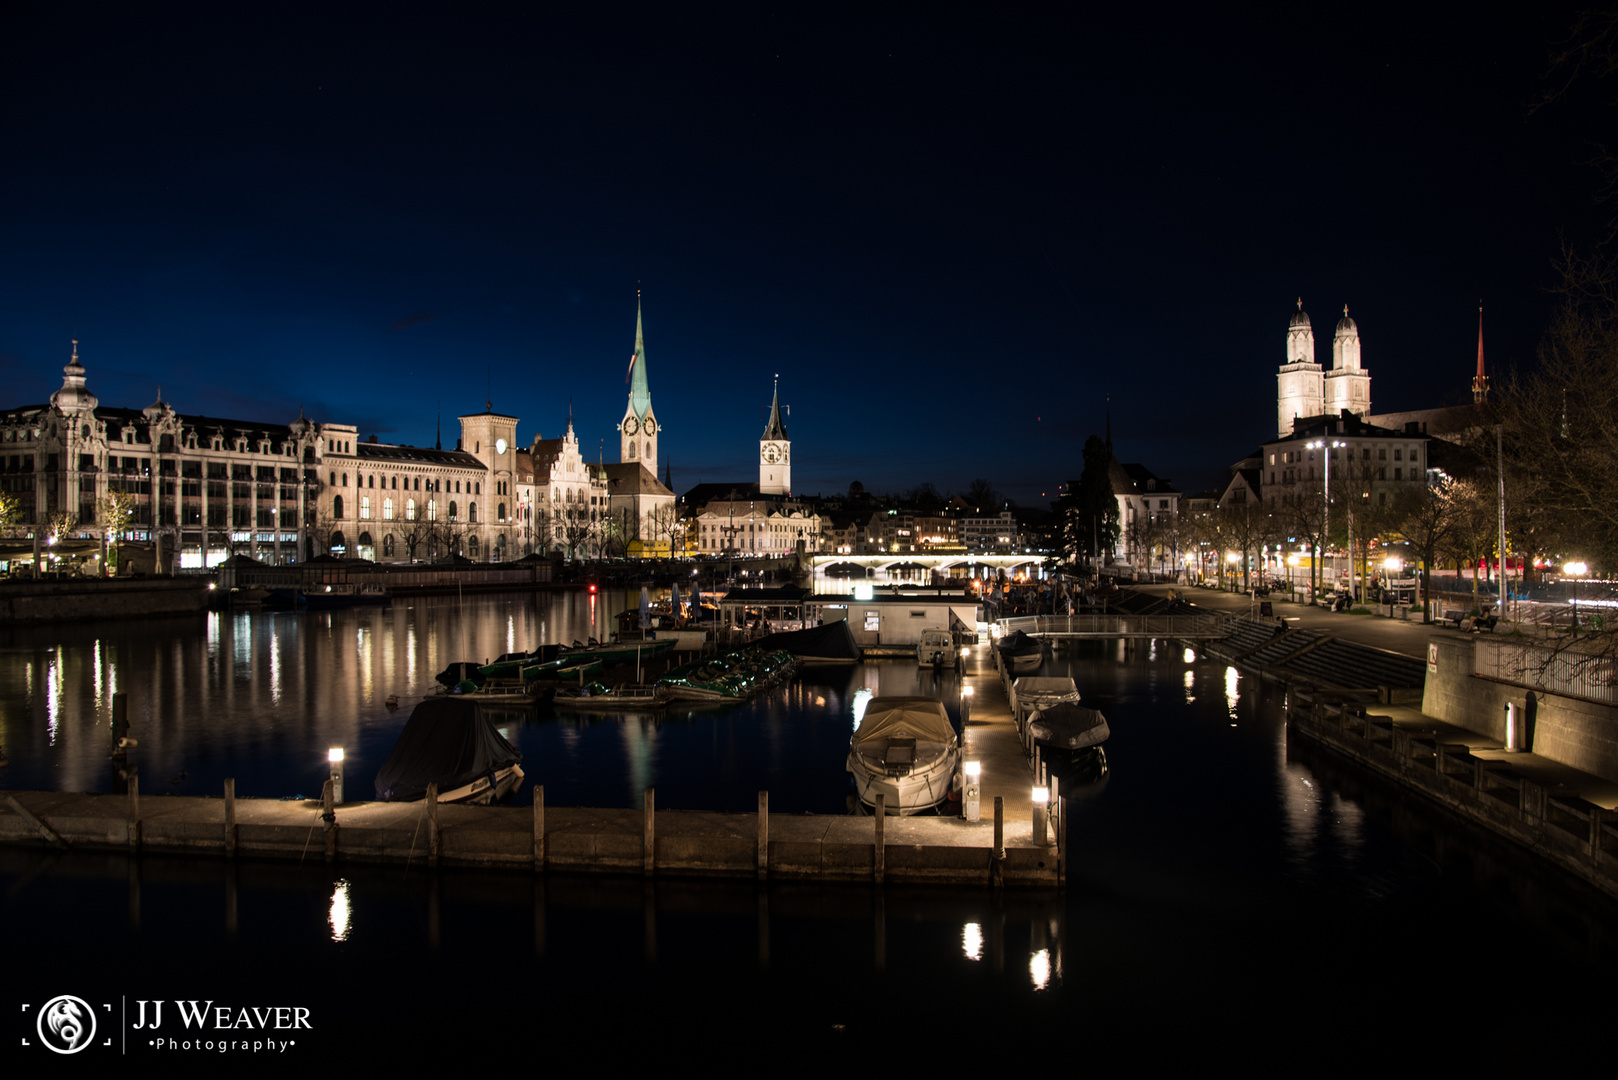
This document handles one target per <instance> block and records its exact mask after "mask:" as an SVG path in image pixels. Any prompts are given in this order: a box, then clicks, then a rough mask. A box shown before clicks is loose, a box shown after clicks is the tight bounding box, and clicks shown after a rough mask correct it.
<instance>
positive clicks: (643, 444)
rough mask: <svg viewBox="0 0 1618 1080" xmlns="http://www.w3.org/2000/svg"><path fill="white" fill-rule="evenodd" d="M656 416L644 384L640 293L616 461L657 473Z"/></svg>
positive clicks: (636, 306)
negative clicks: (633, 348) (629, 463)
mask: <svg viewBox="0 0 1618 1080" xmlns="http://www.w3.org/2000/svg"><path fill="white" fill-rule="evenodd" d="M657 435H658V426H657V415H656V414H655V413H653V412H652V392H651V390H650V389H648V388H647V385H646V343H645V338H644V337H643V336H642V334H641V322H640V294H639V293H637V294H636V296H635V355H633V356H631V357H630V358H629V405H628V406H627V407H626V408H625V409H624V418H623V419H622V420H621V421H619V423H618V460H619V461H622V462H639V463H640V464H642V465H644V466H646V471H647V472H649V473H651V474H652V475H653V476H654V477H655V476H656V475H657Z"/></svg>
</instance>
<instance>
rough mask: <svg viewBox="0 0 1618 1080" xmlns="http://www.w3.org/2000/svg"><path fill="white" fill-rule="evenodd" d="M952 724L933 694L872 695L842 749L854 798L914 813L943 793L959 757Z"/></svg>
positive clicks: (934, 803) (895, 811)
mask: <svg viewBox="0 0 1618 1080" xmlns="http://www.w3.org/2000/svg"><path fill="white" fill-rule="evenodd" d="M960 754H961V752H960V747H959V744H958V742H957V740H956V737H955V725H954V724H952V723H950V719H949V714H948V713H946V712H945V711H944V705H943V703H942V702H940V701H938V700H937V699H936V698H925V697H878V698H872V699H871V700H870V701H869V702H868V703H867V704H866V706H865V715H864V716H862V717H861V718H860V726H859V728H858V729H857V730H856V731H855V732H854V738H853V742H852V743H851V745H850V746H849V751H848V771H849V772H851V773H853V774H854V786H855V788H856V789H857V790H858V792H859V796H860V801H861V802H862V803H864V804H865V805H866V806H870V807H875V806H876V797H877V796H878V795H882V796H884V799H883V809H884V810H885V812H886V813H889V814H917V813H920V812H922V811H924V810H930V809H932V808H933V807H935V806H937V805H938V804H939V803H941V802H943V801H944V800H945V799H946V798H948V797H949V793H950V786H951V784H952V783H953V782H954V777H955V766H956V764H957V763H958V762H959V760H960Z"/></svg>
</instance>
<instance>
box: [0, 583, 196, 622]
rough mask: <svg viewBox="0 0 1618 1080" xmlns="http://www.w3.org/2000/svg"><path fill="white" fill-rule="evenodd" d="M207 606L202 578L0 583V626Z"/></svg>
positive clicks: (178, 611)
mask: <svg viewBox="0 0 1618 1080" xmlns="http://www.w3.org/2000/svg"><path fill="white" fill-rule="evenodd" d="M207 606H208V582H207V581H206V580H203V579H185V578H182V579H177V580H176V579H170V578H151V579H148V580H136V581H97V580H93V579H92V580H86V581H60V582H57V581H36V582H7V583H6V584H4V585H0V625H18V624H27V623H46V622H71V621H75V620H82V619H126V618H140V617H151V616H156V615H194V614H196V613H197V612H200V611H202V610H204V609H205V608H206V607H207Z"/></svg>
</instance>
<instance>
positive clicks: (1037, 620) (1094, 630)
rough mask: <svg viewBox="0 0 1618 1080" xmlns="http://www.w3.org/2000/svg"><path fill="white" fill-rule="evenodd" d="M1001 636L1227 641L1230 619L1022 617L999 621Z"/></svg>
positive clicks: (1169, 616) (1220, 615) (1218, 616)
mask: <svg viewBox="0 0 1618 1080" xmlns="http://www.w3.org/2000/svg"><path fill="white" fill-rule="evenodd" d="M999 626H1000V633H1001V634H1002V635H1004V634H1011V633H1015V632H1016V631H1018V630H1021V631H1022V632H1023V633H1025V634H1027V635H1028V636H1029V637H1090V638H1119V637H1138V638H1148V637H1149V638H1188V637H1224V636H1225V635H1226V634H1228V633H1229V632H1230V630H1229V617H1228V616H1225V615H1222V614H1207V615H1126V614H1116V615H1020V616H1014V617H1011V618H1006V619H1001V620H999Z"/></svg>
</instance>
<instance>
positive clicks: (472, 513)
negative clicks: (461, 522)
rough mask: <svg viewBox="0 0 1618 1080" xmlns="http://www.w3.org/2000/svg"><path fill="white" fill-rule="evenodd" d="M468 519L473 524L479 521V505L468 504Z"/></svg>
mask: <svg viewBox="0 0 1618 1080" xmlns="http://www.w3.org/2000/svg"><path fill="white" fill-rule="evenodd" d="M466 519H467V520H468V521H471V522H476V521H477V519H478V504H477V503H467V504H466Z"/></svg>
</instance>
